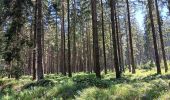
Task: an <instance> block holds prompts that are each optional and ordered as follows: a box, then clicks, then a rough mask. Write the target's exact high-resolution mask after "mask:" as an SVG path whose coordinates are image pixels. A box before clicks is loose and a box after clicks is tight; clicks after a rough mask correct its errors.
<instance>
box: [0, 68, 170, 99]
mask: <svg viewBox="0 0 170 100" xmlns="http://www.w3.org/2000/svg"><path fill="white" fill-rule="evenodd" d="M155 72H156V71H155V70H154V69H153V70H137V71H136V74H131V73H129V72H125V73H124V74H123V75H122V78H120V79H115V74H114V73H112V72H109V73H108V74H106V75H104V74H103V73H102V79H97V78H96V77H95V74H89V73H75V74H73V77H72V78H69V77H66V76H62V75H56V74H50V75H45V80H41V81H38V82H36V81H32V80H31V77H30V76H23V77H22V78H21V79H20V80H15V79H8V78H2V79H0V100H72V99H76V100H153V99H155V100H157V99H160V100H168V99H170V96H169V94H170V72H168V73H166V74H165V73H162V75H157V74H155Z"/></svg>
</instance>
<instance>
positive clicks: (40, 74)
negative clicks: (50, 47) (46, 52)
mask: <svg viewBox="0 0 170 100" xmlns="http://www.w3.org/2000/svg"><path fill="white" fill-rule="evenodd" d="M36 23H37V27H36V28H37V29H36V30H37V37H36V45H37V71H36V72H37V77H36V78H37V80H38V81H39V80H41V79H44V74H43V66H42V43H41V42H42V41H41V39H42V1H41V0H37V22H36Z"/></svg>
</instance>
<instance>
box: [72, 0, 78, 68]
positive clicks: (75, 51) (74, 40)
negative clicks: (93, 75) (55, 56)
mask: <svg viewBox="0 0 170 100" xmlns="http://www.w3.org/2000/svg"><path fill="white" fill-rule="evenodd" d="M73 13H74V14H73V15H74V16H73V56H72V59H74V60H72V69H74V71H76V63H77V49H76V47H77V46H76V22H77V21H76V18H77V15H76V0H74V4H73Z"/></svg>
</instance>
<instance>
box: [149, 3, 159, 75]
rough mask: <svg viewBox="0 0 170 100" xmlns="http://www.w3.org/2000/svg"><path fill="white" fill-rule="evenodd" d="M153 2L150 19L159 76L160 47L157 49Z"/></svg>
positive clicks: (150, 8) (150, 6)
mask: <svg viewBox="0 0 170 100" xmlns="http://www.w3.org/2000/svg"><path fill="white" fill-rule="evenodd" d="M152 2H153V0H148V7H149V17H150V21H151V28H152V36H153V44H154V50H155V60H156V66H157V74H161V67H160V60H159V54H158V47H157V41H156V32H155V25H154V20H153V14H152V4H153V3H152Z"/></svg>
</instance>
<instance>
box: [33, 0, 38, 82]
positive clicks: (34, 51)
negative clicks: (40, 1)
mask: <svg viewBox="0 0 170 100" xmlns="http://www.w3.org/2000/svg"><path fill="white" fill-rule="evenodd" d="M36 39H37V0H36V1H35V7H34V43H33V66H32V72H33V80H35V79H36V57H37V55H36Z"/></svg>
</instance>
